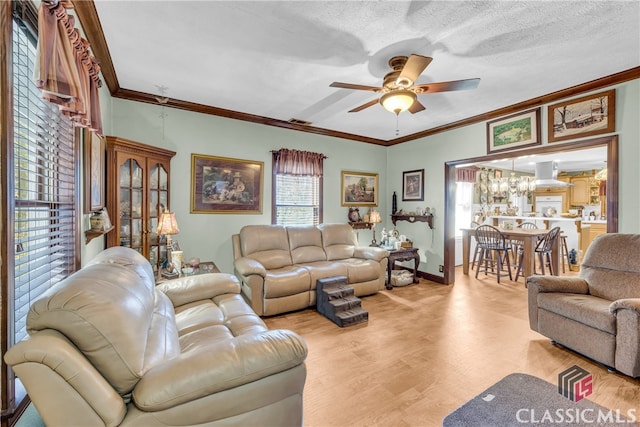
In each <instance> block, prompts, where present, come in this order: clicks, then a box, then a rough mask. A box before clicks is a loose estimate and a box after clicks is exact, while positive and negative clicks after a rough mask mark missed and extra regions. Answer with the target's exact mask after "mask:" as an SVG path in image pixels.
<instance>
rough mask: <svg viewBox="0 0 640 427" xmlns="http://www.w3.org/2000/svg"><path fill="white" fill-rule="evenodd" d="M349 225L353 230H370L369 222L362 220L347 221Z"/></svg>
mask: <svg viewBox="0 0 640 427" xmlns="http://www.w3.org/2000/svg"><path fill="white" fill-rule="evenodd" d="M349 225H350V226H351V227H353V229H354V230H371V223H370V222H364V221H357V222H353V221H349Z"/></svg>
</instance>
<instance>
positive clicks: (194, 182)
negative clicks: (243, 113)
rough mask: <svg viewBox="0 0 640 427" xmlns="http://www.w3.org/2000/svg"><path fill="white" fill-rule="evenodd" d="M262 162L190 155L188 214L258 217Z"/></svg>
mask: <svg viewBox="0 0 640 427" xmlns="http://www.w3.org/2000/svg"><path fill="white" fill-rule="evenodd" d="M263 175H264V162H259V161H254V160H242V159H233V158H228V157H217V156H208V155H203V154H195V153H192V154H191V213H211V214H261V213H262V187H263V182H264V179H263Z"/></svg>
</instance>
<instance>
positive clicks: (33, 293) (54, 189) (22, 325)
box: [0, 2, 80, 410]
mask: <svg viewBox="0 0 640 427" xmlns="http://www.w3.org/2000/svg"><path fill="white" fill-rule="evenodd" d="M13 7H14V11H16V12H17V13H14V14H13V22H12V32H11V40H10V41H7V43H11V47H10V49H11V53H12V56H11V59H10V61H11V62H10V66H11V71H12V75H11V76H6V75H4V76H2V74H0V76H2V78H4V79H6V80H7V81H8V83H9V84H10V85H11V86H12V87H13V97H12V98H11V99H10V104H9V105H10V107H12V120H13V134H12V135H9V138H8V141H7V143H6V145H4V146H3V155H6V156H7V165H8V172H7V173H6V174H5V177H6V179H7V181H8V185H7V186H6V187H5V188H7V189H8V191H9V193H8V194H6V198H7V204H8V211H7V212H5V213H4V216H5V218H6V220H5V223H4V224H5V226H6V227H7V229H8V230H12V232H10V233H8V234H7V243H8V245H7V250H6V258H7V262H6V263H3V267H2V268H3V269H6V270H5V272H6V276H5V277H7V278H8V281H7V284H6V286H8V296H9V298H8V300H7V301H6V302H5V301H3V307H2V309H3V311H4V310H6V312H7V313H8V318H7V323H5V322H3V325H2V334H3V340H2V341H3V342H6V344H5V345H7V346H11V345H12V344H13V343H15V342H18V341H20V340H22V339H23V338H25V337H26V336H27V332H26V316H27V312H28V310H29V306H30V305H31V303H32V302H33V301H34V300H35V299H37V298H38V297H39V296H40V295H41V294H42V293H43V292H45V291H46V290H47V289H49V288H50V287H51V286H53V285H55V284H56V283H58V282H60V281H61V280H63V279H64V278H65V277H67V276H69V275H70V274H71V273H73V272H74V271H75V270H76V269H77V268H78V256H77V251H78V248H79V242H80V240H79V232H78V230H77V222H78V221H77V208H78V196H77V188H78V187H77V185H78V173H77V171H78V170H79V166H80V164H79V148H78V147H79V145H78V144H77V143H76V132H75V130H74V127H73V124H72V123H71V120H70V119H69V118H68V117H66V116H64V115H63V114H62V113H61V112H60V109H59V108H58V106H57V105H55V104H52V103H50V102H47V101H44V100H43V99H42V94H41V91H40V90H39V89H38V88H37V87H36V85H35V83H34V81H33V75H34V61H35V58H36V42H37V36H36V31H35V30H34V28H36V27H37V25H36V22H35V16H36V13H35V10H33V8H32V6H30V5H29V4H27V3H22V2H14V3H13ZM29 17H31V18H32V19H28V18H29ZM9 19H10V18H9ZM4 24H7V25H9V24H10V23H8V22H6V23H5V22H3V25H4ZM2 49H5V50H6V49H9V46H7V45H4V46H3V48H2ZM10 120H11V119H10ZM4 337H6V340H5V339H4ZM5 350H6V348H3V352H4V351H5ZM6 381H9V384H8V385H5V384H3V386H2V387H3V390H9V396H4V398H3V408H2V409H3V410H7V409H9V410H12V409H13V408H8V406H12V404H15V403H19V400H20V399H21V398H22V397H23V396H22V393H23V391H21V386H20V384H19V381H17V380H16V379H15V378H14V377H13V376H12V375H7V376H3V383H4V382H6ZM16 395H19V396H16Z"/></svg>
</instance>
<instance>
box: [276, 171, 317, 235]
mask: <svg viewBox="0 0 640 427" xmlns="http://www.w3.org/2000/svg"><path fill="white" fill-rule="evenodd" d="M320 179H321V178H320V177H316V176H293V175H284V174H276V182H275V193H276V194H275V216H276V218H275V219H276V221H275V223H276V224H279V225H318V224H319V222H320Z"/></svg>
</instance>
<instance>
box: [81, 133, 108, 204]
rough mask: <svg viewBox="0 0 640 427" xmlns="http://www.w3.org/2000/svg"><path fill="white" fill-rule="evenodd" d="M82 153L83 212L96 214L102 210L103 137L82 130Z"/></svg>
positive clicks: (103, 199) (104, 143) (103, 175)
mask: <svg viewBox="0 0 640 427" xmlns="http://www.w3.org/2000/svg"><path fill="white" fill-rule="evenodd" d="M80 132H81V135H82V149H83V151H84V156H83V162H84V212H85V213H91V212H96V211H99V210H101V209H103V208H104V205H105V198H104V181H105V155H106V151H105V150H106V142H105V140H104V138H103V137H101V136H100V135H98V134H96V133H95V132H91V131H90V130H88V129H86V128H83V129H81V130H80Z"/></svg>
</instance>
